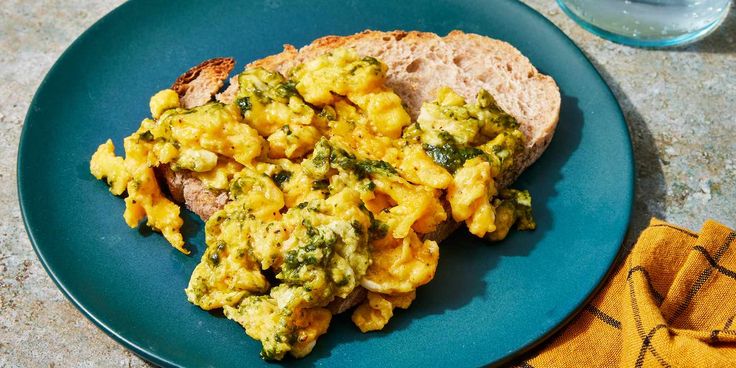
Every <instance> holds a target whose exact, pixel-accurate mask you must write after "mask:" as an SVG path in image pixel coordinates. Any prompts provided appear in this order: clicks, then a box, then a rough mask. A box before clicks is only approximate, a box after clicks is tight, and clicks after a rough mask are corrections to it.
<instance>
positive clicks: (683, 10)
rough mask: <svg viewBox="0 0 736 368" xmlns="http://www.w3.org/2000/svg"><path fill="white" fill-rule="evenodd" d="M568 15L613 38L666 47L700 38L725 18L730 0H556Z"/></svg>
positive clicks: (637, 43)
mask: <svg viewBox="0 0 736 368" xmlns="http://www.w3.org/2000/svg"><path fill="white" fill-rule="evenodd" d="M557 3H558V4H559V5H560V8H562V10H563V11H564V12H565V13H567V15H568V16H570V18H572V19H573V20H574V21H576V22H577V23H578V24H580V26H582V27H583V28H585V29H587V30H588V31H590V32H592V33H594V34H596V35H598V36H601V37H603V38H606V39H609V40H611V41H614V42H618V43H623V44H627V45H632V46H640V47H667V46H675V45H683V44H687V43H690V42H694V41H696V40H699V39H701V38H703V37H705V36H706V35H708V34H709V33H710V32H712V31H713V30H714V29H716V28H718V26H719V25H720V24H721V23H722V22H723V20H724V19H726V16H727V14H728V11H729V9H730V6H731V0H557Z"/></svg>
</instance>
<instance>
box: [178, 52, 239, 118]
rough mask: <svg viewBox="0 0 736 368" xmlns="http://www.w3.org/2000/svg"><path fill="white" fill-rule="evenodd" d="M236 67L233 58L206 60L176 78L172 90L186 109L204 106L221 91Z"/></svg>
mask: <svg viewBox="0 0 736 368" xmlns="http://www.w3.org/2000/svg"><path fill="white" fill-rule="evenodd" d="M234 67H235V59H233V58H229V57H221V58H214V59H209V60H206V61H204V62H202V63H201V64H199V65H197V66H195V67H193V68H191V69H189V70H187V71H186V73H184V74H182V75H180V76H179V78H176V81H175V82H174V84H173V85H172V86H171V89H173V90H174V91H175V92H176V93H177V94H179V101H180V102H181V105H182V107H184V108H187V109H190V108H192V107H196V106H200V105H204V104H206V103H207V102H209V101H210V100H211V99H212V96H214V95H215V94H216V93H217V92H219V91H220V89H221V88H222V86H223V84H224V81H225V79H227V77H228V76H229V75H230V72H232V71H233V68H234Z"/></svg>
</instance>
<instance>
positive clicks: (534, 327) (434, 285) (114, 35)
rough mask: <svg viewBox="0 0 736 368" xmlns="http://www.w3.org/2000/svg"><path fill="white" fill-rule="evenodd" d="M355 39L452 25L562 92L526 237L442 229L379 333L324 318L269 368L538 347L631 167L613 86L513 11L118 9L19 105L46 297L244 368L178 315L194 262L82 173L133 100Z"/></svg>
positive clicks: (242, 351)
mask: <svg viewBox="0 0 736 368" xmlns="http://www.w3.org/2000/svg"><path fill="white" fill-rule="evenodd" d="M367 28H371V29H380V30H393V29H405V30H423V31H432V32H436V33H438V34H446V33H447V32H449V31H450V30H453V29H461V30H464V31H466V32H475V33H480V34H484V35H488V36H490V37H494V38H498V39H501V40H505V41H508V42H510V43H511V44H513V45H514V46H516V47H517V48H519V49H520V50H521V51H522V52H523V53H524V54H525V55H527V56H528V57H529V58H530V59H531V61H532V62H533V63H534V64H535V65H536V66H537V67H538V68H539V69H540V70H541V71H542V72H543V73H545V74H548V75H551V76H552V77H554V79H555V80H556V81H557V83H558V84H559V86H560V90H561V92H562V96H563V97H562V112H561V116H560V124H559V128H558V129H557V133H556V135H555V138H554V140H553V141H552V144H551V145H550V146H549V149H548V150H547V152H546V153H545V154H544V156H542V158H541V159H540V160H539V161H538V162H537V163H536V164H534V165H533V167H532V168H530V169H529V170H527V172H526V173H524V175H523V176H522V177H521V178H520V179H519V181H518V182H517V184H516V186H517V187H522V188H527V189H529V190H530V191H531V193H532V195H533V198H534V214H535V216H536V219H537V223H538V225H539V228H538V229H537V230H536V231H533V232H522V233H518V232H516V233H513V234H512V235H511V236H509V237H508V239H506V240H505V241H503V242H501V243H498V244H486V243H485V242H483V241H479V240H477V239H475V238H473V237H471V236H468V235H467V234H466V233H464V232H462V231H461V232H458V233H457V234H455V235H454V236H452V237H451V238H450V239H448V240H447V241H445V242H444V243H443V244H442V247H441V257H440V264H439V269H438V272H437V275H436V277H435V279H434V281H432V282H431V283H430V284H429V285H427V286H425V287H422V288H420V289H419V291H418V296H417V300H416V302H415V303H414V305H412V307H411V308H410V309H409V310H407V311H398V312H397V314H396V316H395V317H394V319H392V320H391V323H390V324H389V326H388V327H387V328H386V329H385V330H384V331H381V332H375V333H369V334H361V333H360V332H358V330H357V329H356V328H355V327H353V326H352V325H351V323H350V320H349V318H348V316H344V315H343V316H338V317H337V318H335V320H334V322H333V323H332V325H331V326H330V330H329V332H328V333H327V334H326V335H325V336H324V337H322V338H320V340H319V341H318V344H317V346H316V348H315V350H314V352H313V353H312V354H311V355H309V356H308V357H307V358H305V359H303V360H299V361H296V360H287V361H285V362H283V363H280V364H284V365H317V366H351V367H363V366H373V367H375V366H386V365H388V366H438V365H442V366H448V367H459V366H478V365H483V364H488V363H496V364H498V363H502V362H504V361H508V360H509V359H512V358H513V357H514V356H518V354H520V353H522V352H523V351H525V350H528V349H529V348H530V347H531V346H533V345H534V344H536V343H538V342H539V341H541V339H543V338H545V337H547V336H549V335H550V334H551V333H552V332H553V331H555V330H556V329H557V328H559V327H560V326H561V325H562V324H563V323H564V322H566V321H568V320H569V319H570V318H571V317H572V316H573V315H574V314H575V313H576V312H577V311H579V310H580V309H581V307H582V306H583V305H584V302H585V301H586V300H587V299H588V298H589V296H590V295H591V294H592V293H593V292H594V291H595V290H596V288H597V286H598V285H599V284H600V283H601V281H602V280H603V279H604V277H605V275H606V274H607V272H608V270H609V268H610V267H611V265H612V263H613V261H614V259H615V258H616V256H617V254H618V252H619V249H620V244H621V241H622V239H623V237H624V233H625V231H626V228H627V224H628V221H629V212H630V209H631V203H632V191H633V185H632V183H633V165H632V153H631V144H630V140H629V136H628V133H627V129H626V124H625V122H624V119H623V117H622V114H621V111H620V109H619V107H618V105H617V103H616V100H615V99H614V97H613V95H612V94H611V91H610V90H609V89H608V87H607V86H606V84H605V83H604V82H603V80H602V79H601V77H600V76H599V75H598V73H597V72H596V71H595V69H594V68H593V66H592V65H591V64H590V62H589V61H588V60H587V59H586V58H585V56H584V55H583V54H582V53H581V52H580V50H578V49H577V48H576V47H575V45H574V44H573V43H572V42H571V41H570V40H569V39H568V38H567V37H565V35H563V33H562V32H560V31H559V30H558V29H557V28H555V27H554V26H553V25H552V24H551V23H549V22H548V21H547V20H545V18H544V17H542V16H541V15H539V14H538V13H536V12H534V11H533V10H531V9H530V8H528V7H526V6H525V5H522V4H521V3H518V2H515V1H493V2H488V1H481V0H477V1H473V0H467V1H457V2H446V1H434V2H431V3H429V2H426V3H425V2H421V1H414V0H411V1H381V0H373V1H369V2H358V1H345V0H329V1H320V2H314V1H289V2H287V1H281V0H265V1H250V2H241V1H219V0H218V1H215V0H208V1H186V2H183V1H177V2H172V1H163V0H157V1H131V2H129V3H126V4H124V5H122V6H121V7H119V8H117V9H116V10H114V11H113V12H111V13H110V14H109V15H107V16H106V17H104V18H103V19H102V20H100V21H99V22H97V23H96V24H95V25H94V26H92V27H91V28H90V29H89V30H87V31H86V32H85V33H84V34H83V35H82V36H81V37H79V39H78V40H77V41H76V42H74V44H72V46H70V47H69V49H68V50H67V51H66V52H65V53H64V54H63V55H62V56H61V57H60V58H59V60H58V61H57V63H56V65H54V67H53V68H52V69H51V71H50V72H49V74H48V75H47V76H46V79H45V80H44V82H43V83H42V84H41V86H40V87H39V89H38V92H37V93H36V96H35V98H34V99H33V102H32V104H31V107H30V109H29V111H28V115H27V118H26V121H25V127H24V130H23V136H22V138H21V141H20V148H19V154H18V190H19V193H20V204H21V207H22V211H23V216H24V219H25V223H26V228H27V230H28V234H29V235H30V238H31V240H32V242H33V244H34V246H35V249H36V252H37V254H38V257H39V258H40V260H41V262H42V263H43V265H44V266H45V267H46V270H47V271H48V273H49V275H50V276H51V278H52V279H53V280H54V281H55V282H56V283H57V285H58V286H59V288H60V289H61V290H62V291H63V292H64V294H66V296H67V297H68V298H69V299H70V300H71V301H72V303H74V305H76V306H77V307H78V308H79V309H80V310H81V311H82V312H83V313H84V314H85V315H86V316H87V317H89V318H90V319H91V320H92V321H93V322H94V323H95V324H97V325H98V326H99V327H100V328H101V329H102V330H104V331H105V332H106V333H108V334H109V335H110V336H112V337H113V338H114V339H115V340H117V341H118V342H120V343H121V344H123V345H125V346H126V347H128V348H130V349H131V350H133V351H134V352H136V353H137V354H139V355H140V356H142V357H144V358H145V359H148V360H150V361H152V362H154V363H156V364H159V365H163V366H187V367H203V366H216V367H225V366H241V367H242V366H250V365H259V364H263V362H262V361H261V360H260V358H259V357H258V352H259V350H260V348H259V344H258V343H257V342H255V341H253V340H251V339H250V338H249V337H247V336H246V335H245V333H244V332H243V330H242V329H241V328H240V326H239V325H237V324H236V323H234V322H231V321H229V320H227V319H225V318H223V317H222V316H218V315H213V314H210V313H207V312H205V311H202V310H200V309H199V308H197V307H195V306H193V305H191V304H189V303H188V302H187V300H186V297H185V295H184V292H183V289H184V287H185V286H186V284H187V281H188V279H189V275H190V273H191V271H192V269H193V268H194V266H195V265H196V264H197V262H198V260H199V258H200V257H201V255H202V250H203V244H204V241H203V233H204V231H203V226H202V222H201V221H199V220H198V219H196V218H195V216H193V215H192V214H190V213H188V212H187V213H185V214H184V216H185V221H186V225H185V228H184V233H185V236H186V238H187V239H189V241H190V242H191V243H193V244H194V245H195V247H196V248H197V249H196V251H195V252H194V254H193V255H192V256H189V257H188V256H185V255H183V254H181V253H179V252H178V251H176V250H174V249H173V248H172V247H171V246H169V245H168V244H167V243H166V242H165V241H164V239H163V238H162V237H161V236H159V235H158V234H152V233H150V232H146V231H143V230H138V231H136V230H131V229H129V228H128V227H127V226H126V225H125V223H124V222H123V219H122V213H123V206H124V205H123V201H122V200H121V199H119V198H116V197H114V196H112V195H110V193H109V192H108V191H107V187H106V186H105V184H104V183H102V182H100V181H97V180H94V178H93V177H92V176H91V175H90V174H89V172H88V160H89V158H90V155H91V154H92V152H93V151H94V150H95V149H96V147H97V145H99V144H100V143H102V142H104V141H105V140H106V139H107V138H108V137H111V138H113V139H114V140H115V142H116V144H118V145H119V147H120V146H122V144H121V139H122V138H123V137H124V136H126V135H128V134H129V133H130V132H132V131H133V130H135V128H136V127H137V126H138V124H139V122H140V120H141V119H142V118H144V117H146V116H147V115H148V112H147V110H148V108H147V106H148V98H149V97H150V96H151V95H152V94H153V93H155V92H156V91H158V90H160V89H162V88H166V87H167V86H169V85H170V83H171V81H173V80H174V79H175V78H176V77H177V76H178V75H179V74H180V73H182V72H183V71H185V70H186V69H188V68H189V67H190V66H192V65H196V64H197V63H199V62H200V61H202V60H205V59H209V58H212V57H215V56H233V57H235V58H236V59H237V60H238V61H239V63H240V64H239V66H238V69H240V68H241V67H242V65H244V64H245V62H247V61H250V60H253V59H257V58H261V57H263V56H266V55H269V54H273V53H276V52H278V51H280V50H281V46H282V45H283V44H285V43H291V44H294V45H304V44H306V43H308V42H310V41H311V40H313V39H315V38H318V37H320V36H324V35H328V34H342V35H345V34H352V33H355V32H358V31H361V30H364V29H367Z"/></svg>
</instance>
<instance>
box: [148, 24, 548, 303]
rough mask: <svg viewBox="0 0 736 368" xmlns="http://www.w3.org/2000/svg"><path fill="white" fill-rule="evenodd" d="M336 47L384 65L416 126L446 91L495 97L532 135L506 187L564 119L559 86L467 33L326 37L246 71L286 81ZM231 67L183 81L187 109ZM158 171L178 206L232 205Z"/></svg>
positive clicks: (497, 44)
mask: <svg viewBox="0 0 736 368" xmlns="http://www.w3.org/2000/svg"><path fill="white" fill-rule="evenodd" d="M338 47H349V48H353V49H355V50H356V51H357V52H358V53H359V54H362V55H370V56H373V57H375V58H377V59H379V60H381V61H383V62H384V63H386V64H387V65H388V73H387V80H386V84H387V85H388V86H389V87H391V88H392V89H393V90H394V91H395V92H396V93H397V94H398V95H399V96H400V97H401V99H402V100H403V101H404V102H405V103H406V105H407V111H408V112H409V114H410V115H411V117H412V119H416V117H417V116H418V115H419V111H420V108H421V106H422V103H423V102H425V101H431V100H434V98H435V95H434V93H435V91H436V90H437V88H439V87H441V86H448V87H450V88H452V89H453V90H454V91H455V92H457V93H458V94H460V95H461V96H463V97H464V98H465V99H466V100H468V101H473V100H474V99H475V95H476V94H477V93H478V91H479V90H480V89H485V90H487V91H488V92H490V93H491V95H493V97H494V99H495V100H496V102H497V103H498V105H499V106H500V107H501V108H502V109H503V110H504V111H506V112H508V113H509V114H511V115H512V116H513V117H514V118H516V120H517V121H518V122H519V124H520V129H521V131H522V132H523V133H524V135H525V136H526V147H525V149H524V151H523V152H522V153H521V154H520V155H519V156H518V157H515V158H514V164H513V166H512V167H511V168H510V169H509V170H507V171H506V173H505V174H504V176H503V177H502V178H498V180H497V184H498V185H499V186H500V187H506V186H508V185H509V184H511V183H512V182H513V181H514V180H515V179H516V178H517V177H518V176H519V175H520V174H521V172H523V171H524V169H526V168H527V167H529V166H530V165H531V164H532V163H534V161H536V160H537V159H538V158H539V156H541V154H542V152H544V150H545V149H546V148H547V146H548V145H549V142H550V141H551V139H552V136H553V134H554V131H555V128H556V126H557V121H558V117H559V113H560V101H561V100H560V92H559V89H558V87H557V84H556V83H555V82H554V80H553V79H552V78H551V77H549V76H546V75H543V74H541V73H539V72H538V71H537V69H536V68H535V67H534V66H533V65H532V64H531V62H530V61H529V59H527V58H526V57H525V56H524V55H522V54H521V52H519V50H517V49H516V48H514V47H513V46H511V45H510V44H508V43H506V42H503V41H499V40H494V39H491V38H488V37H485V36H480V35H476V34H470V33H464V32H462V31H452V32H450V33H449V34H448V35H447V36H445V37H440V36H438V35H436V34H434V33H425V32H403V31H393V32H381V31H364V32H361V33H358V34H355V35H352V36H327V37H323V38H320V39H317V40H315V41H314V42H312V44H310V45H307V46H305V47H303V48H301V49H296V48H295V47H294V46H291V45H284V51H283V52H281V53H279V54H276V55H272V56H269V57H266V58H264V59H260V60H256V61H254V62H252V63H250V64H248V67H263V68H265V69H268V70H272V71H278V72H280V73H282V74H284V75H286V74H287V73H288V71H289V70H290V69H291V68H293V67H294V66H296V65H298V64H300V63H303V62H305V61H307V60H310V59H312V58H314V57H317V56H319V55H322V54H324V53H326V52H329V51H330V50H333V49H335V48H338ZM232 65H233V61H232V59H228V58H218V59H211V60H208V61H205V62H204V63H202V64H200V65H198V66H196V67H194V68H192V69H190V70H189V71H188V72H187V73H185V74H184V75H182V76H181V77H180V78H179V79H177V81H176V83H175V84H174V86H173V87H172V88H173V89H174V90H175V91H177V93H179V95H180V96H181V98H182V102H183V104H184V107H194V106H198V105H201V104H204V103H206V102H208V101H210V100H211V97H212V95H214V94H215V93H216V92H217V91H218V90H219V89H220V88H221V87H222V85H223V82H224V80H225V79H226V78H227V74H228V73H229V71H230V70H231V69H232ZM228 68H229V69H228ZM225 70H227V72H224V71H225ZM237 90H238V80H237V78H236V77H233V78H232V79H231V80H230V86H229V87H228V88H227V89H226V90H225V91H223V92H222V93H220V94H218V95H217V99H218V100H219V101H221V102H224V103H230V102H232V101H233V100H234V98H235V95H236V93H237ZM160 172H161V174H162V175H163V177H164V178H165V180H166V183H167V185H168V187H169V189H170V192H171V194H172V196H173V197H174V199H175V200H177V201H179V202H180V203H184V204H186V206H187V207H188V208H189V209H190V210H192V211H193V212H195V213H196V214H198V215H199V216H200V217H202V219H204V220H206V219H207V218H209V216H211V215H212V214H213V213H214V212H216V211H217V210H219V209H220V208H222V207H223V206H224V205H225V203H226V202H227V194H226V193H224V192H218V191H212V190H208V189H206V188H205V187H204V186H203V185H202V183H201V182H199V180H197V179H195V178H193V177H192V176H191V175H189V174H188V173H187V172H186V171H178V172H174V171H172V170H170V169H168V168H162V169H161V170H160ZM458 227H459V224H458V223H456V222H454V221H453V220H452V219H451V218H450V219H448V220H447V221H446V222H445V223H443V224H440V226H438V227H437V229H436V230H435V231H434V232H433V233H431V234H426V235H425V236H424V238H425V239H432V240H436V241H438V242H439V241H442V240H443V239H445V238H446V237H447V236H449V235H450V234H451V233H452V232H453V231H455V230H456V229H457V228H458ZM364 296H365V291H364V290H362V288H360V287H359V288H358V289H357V291H356V292H354V293H352V294H351V295H349V296H348V297H347V298H345V299H340V300H338V301H335V302H333V303H332V304H331V305H330V306H329V308H330V310H331V311H333V313H340V312H343V311H345V310H347V309H349V308H351V307H352V306H354V305H356V304H358V303H359V302H361V301H362V299H363V298H364Z"/></svg>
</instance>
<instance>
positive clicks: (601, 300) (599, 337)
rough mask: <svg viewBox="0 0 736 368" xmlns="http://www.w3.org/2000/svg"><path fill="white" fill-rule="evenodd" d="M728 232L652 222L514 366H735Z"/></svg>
mask: <svg viewBox="0 0 736 368" xmlns="http://www.w3.org/2000/svg"><path fill="white" fill-rule="evenodd" d="M734 318H736V232H734V231H733V230H731V229H729V228H727V227H725V226H723V225H721V224H719V223H717V222H714V221H708V222H706V223H705V225H704V226H703V229H702V230H701V231H700V234H695V233H693V232H691V231H688V230H685V229H682V228H679V227H677V226H673V225H670V224H668V223H666V222H663V221H659V220H656V219H653V220H652V221H651V223H650V224H649V227H648V228H647V229H646V230H644V231H643V232H642V234H641V235H640V236H639V239H638V240H637V243H636V244H635V245H634V247H633V248H632V250H631V253H629V255H628V257H627V258H626V260H625V261H624V262H623V263H622V264H621V265H620V266H619V267H618V269H617V270H616V272H615V273H614V274H613V275H612V277H611V279H609V280H608V282H607V284H606V285H605V286H604V287H603V289H602V290H601V291H600V292H599V293H598V294H597V295H596V296H595V297H594V299H593V300H592V301H591V302H590V304H588V305H587V306H586V307H585V308H584V310H583V311H582V312H581V313H580V315H578V316H577V317H576V318H575V319H574V320H573V322H571V323H570V324H569V325H568V326H566V327H565V328H564V329H563V330H561V331H560V332H558V333H557V334H556V335H555V336H554V337H552V338H551V339H550V340H549V341H548V342H546V343H544V344H543V345H542V346H540V347H539V348H538V350H536V351H534V352H532V353H531V355H530V358H529V359H527V360H526V361H523V362H522V363H520V364H518V366H520V367H736V321H735V320H734Z"/></svg>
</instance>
